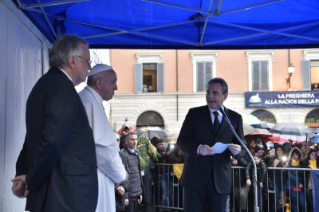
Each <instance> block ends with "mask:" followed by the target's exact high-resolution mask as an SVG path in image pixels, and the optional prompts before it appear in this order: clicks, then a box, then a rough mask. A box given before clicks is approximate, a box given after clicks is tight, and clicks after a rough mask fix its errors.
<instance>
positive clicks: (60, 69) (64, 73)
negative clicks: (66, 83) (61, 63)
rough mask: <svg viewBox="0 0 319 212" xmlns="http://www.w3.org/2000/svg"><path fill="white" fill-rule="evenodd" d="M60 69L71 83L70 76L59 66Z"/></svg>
mask: <svg viewBox="0 0 319 212" xmlns="http://www.w3.org/2000/svg"><path fill="white" fill-rule="evenodd" d="M60 70H61V71H62V72H63V73H64V74H65V75H66V76H67V77H68V78H69V80H71V82H72V83H73V80H72V78H71V77H70V76H69V75H68V74H67V73H66V72H65V71H64V70H63V69H62V68H60Z"/></svg>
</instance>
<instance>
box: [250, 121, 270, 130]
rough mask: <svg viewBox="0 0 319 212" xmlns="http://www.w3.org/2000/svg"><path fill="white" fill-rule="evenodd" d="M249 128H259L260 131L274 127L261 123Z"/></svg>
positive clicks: (267, 123)
mask: <svg viewBox="0 0 319 212" xmlns="http://www.w3.org/2000/svg"><path fill="white" fill-rule="evenodd" d="M251 126H252V127H254V128H261V129H268V130H269V129H271V128H273V127H274V126H275V125H274V124H272V123H269V122H264V121H262V122H260V123H259V124H252V125H251Z"/></svg>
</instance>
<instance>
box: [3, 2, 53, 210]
mask: <svg viewBox="0 0 319 212" xmlns="http://www.w3.org/2000/svg"><path fill="white" fill-rule="evenodd" d="M0 29H1V30H0V46H1V51H0V76H1V77H0V173H1V174H0V211H3V212H16V211H24V208H25V199H19V198H17V197H15V196H14V195H13V194H12V192H11V186H12V183H11V182H10V180H11V179H12V178H13V177H14V175H15V163H16V160H17V157H18V155H19V152H20V150H21V148H22V144H23V142H24V137H25V131H26V130H25V106H26V100H27V98H28V95H29V93H30V91H31V89H32V87H33V86H34V84H35V83H36V81H37V80H38V79H39V78H40V77H41V75H42V73H44V72H45V71H47V69H48V66H49V65H48V46H50V43H49V42H48V41H47V40H46V39H45V38H44V36H43V35H42V34H41V33H40V32H39V31H38V30H37V29H36V27H35V26H34V25H33V24H32V23H31V22H30V21H29V20H28V19H27V18H26V17H25V16H24V14H23V13H22V12H21V11H20V10H18V9H17V8H16V7H15V5H14V4H13V3H12V1H10V0H0ZM44 69H45V71H43V70H44Z"/></svg>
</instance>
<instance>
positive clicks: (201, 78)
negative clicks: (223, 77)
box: [196, 62, 213, 92]
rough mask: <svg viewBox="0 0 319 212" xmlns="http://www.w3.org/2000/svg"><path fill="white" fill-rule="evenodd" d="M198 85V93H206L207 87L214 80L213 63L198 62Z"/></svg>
mask: <svg viewBox="0 0 319 212" xmlns="http://www.w3.org/2000/svg"><path fill="white" fill-rule="evenodd" d="M196 69H197V70H196V78H197V80H196V84H197V86H196V87H197V89H196V91H197V92H203V91H206V85H207V83H208V81H209V80H210V79H212V78H213V63H212V62H197V63H196Z"/></svg>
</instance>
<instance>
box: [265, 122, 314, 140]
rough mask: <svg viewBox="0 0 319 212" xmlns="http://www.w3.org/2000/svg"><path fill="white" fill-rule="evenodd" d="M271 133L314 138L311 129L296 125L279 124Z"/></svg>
mask: <svg viewBox="0 0 319 212" xmlns="http://www.w3.org/2000/svg"><path fill="white" fill-rule="evenodd" d="M270 132H272V133H277V134H280V135H296V136H308V137H311V136H313V133H312V132H311V130H310V128H309V127H307V126H305V125H302V124H295V123H283V124H277V125H276V126H275V127H273V128H271V129H270Z"/></svg>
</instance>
